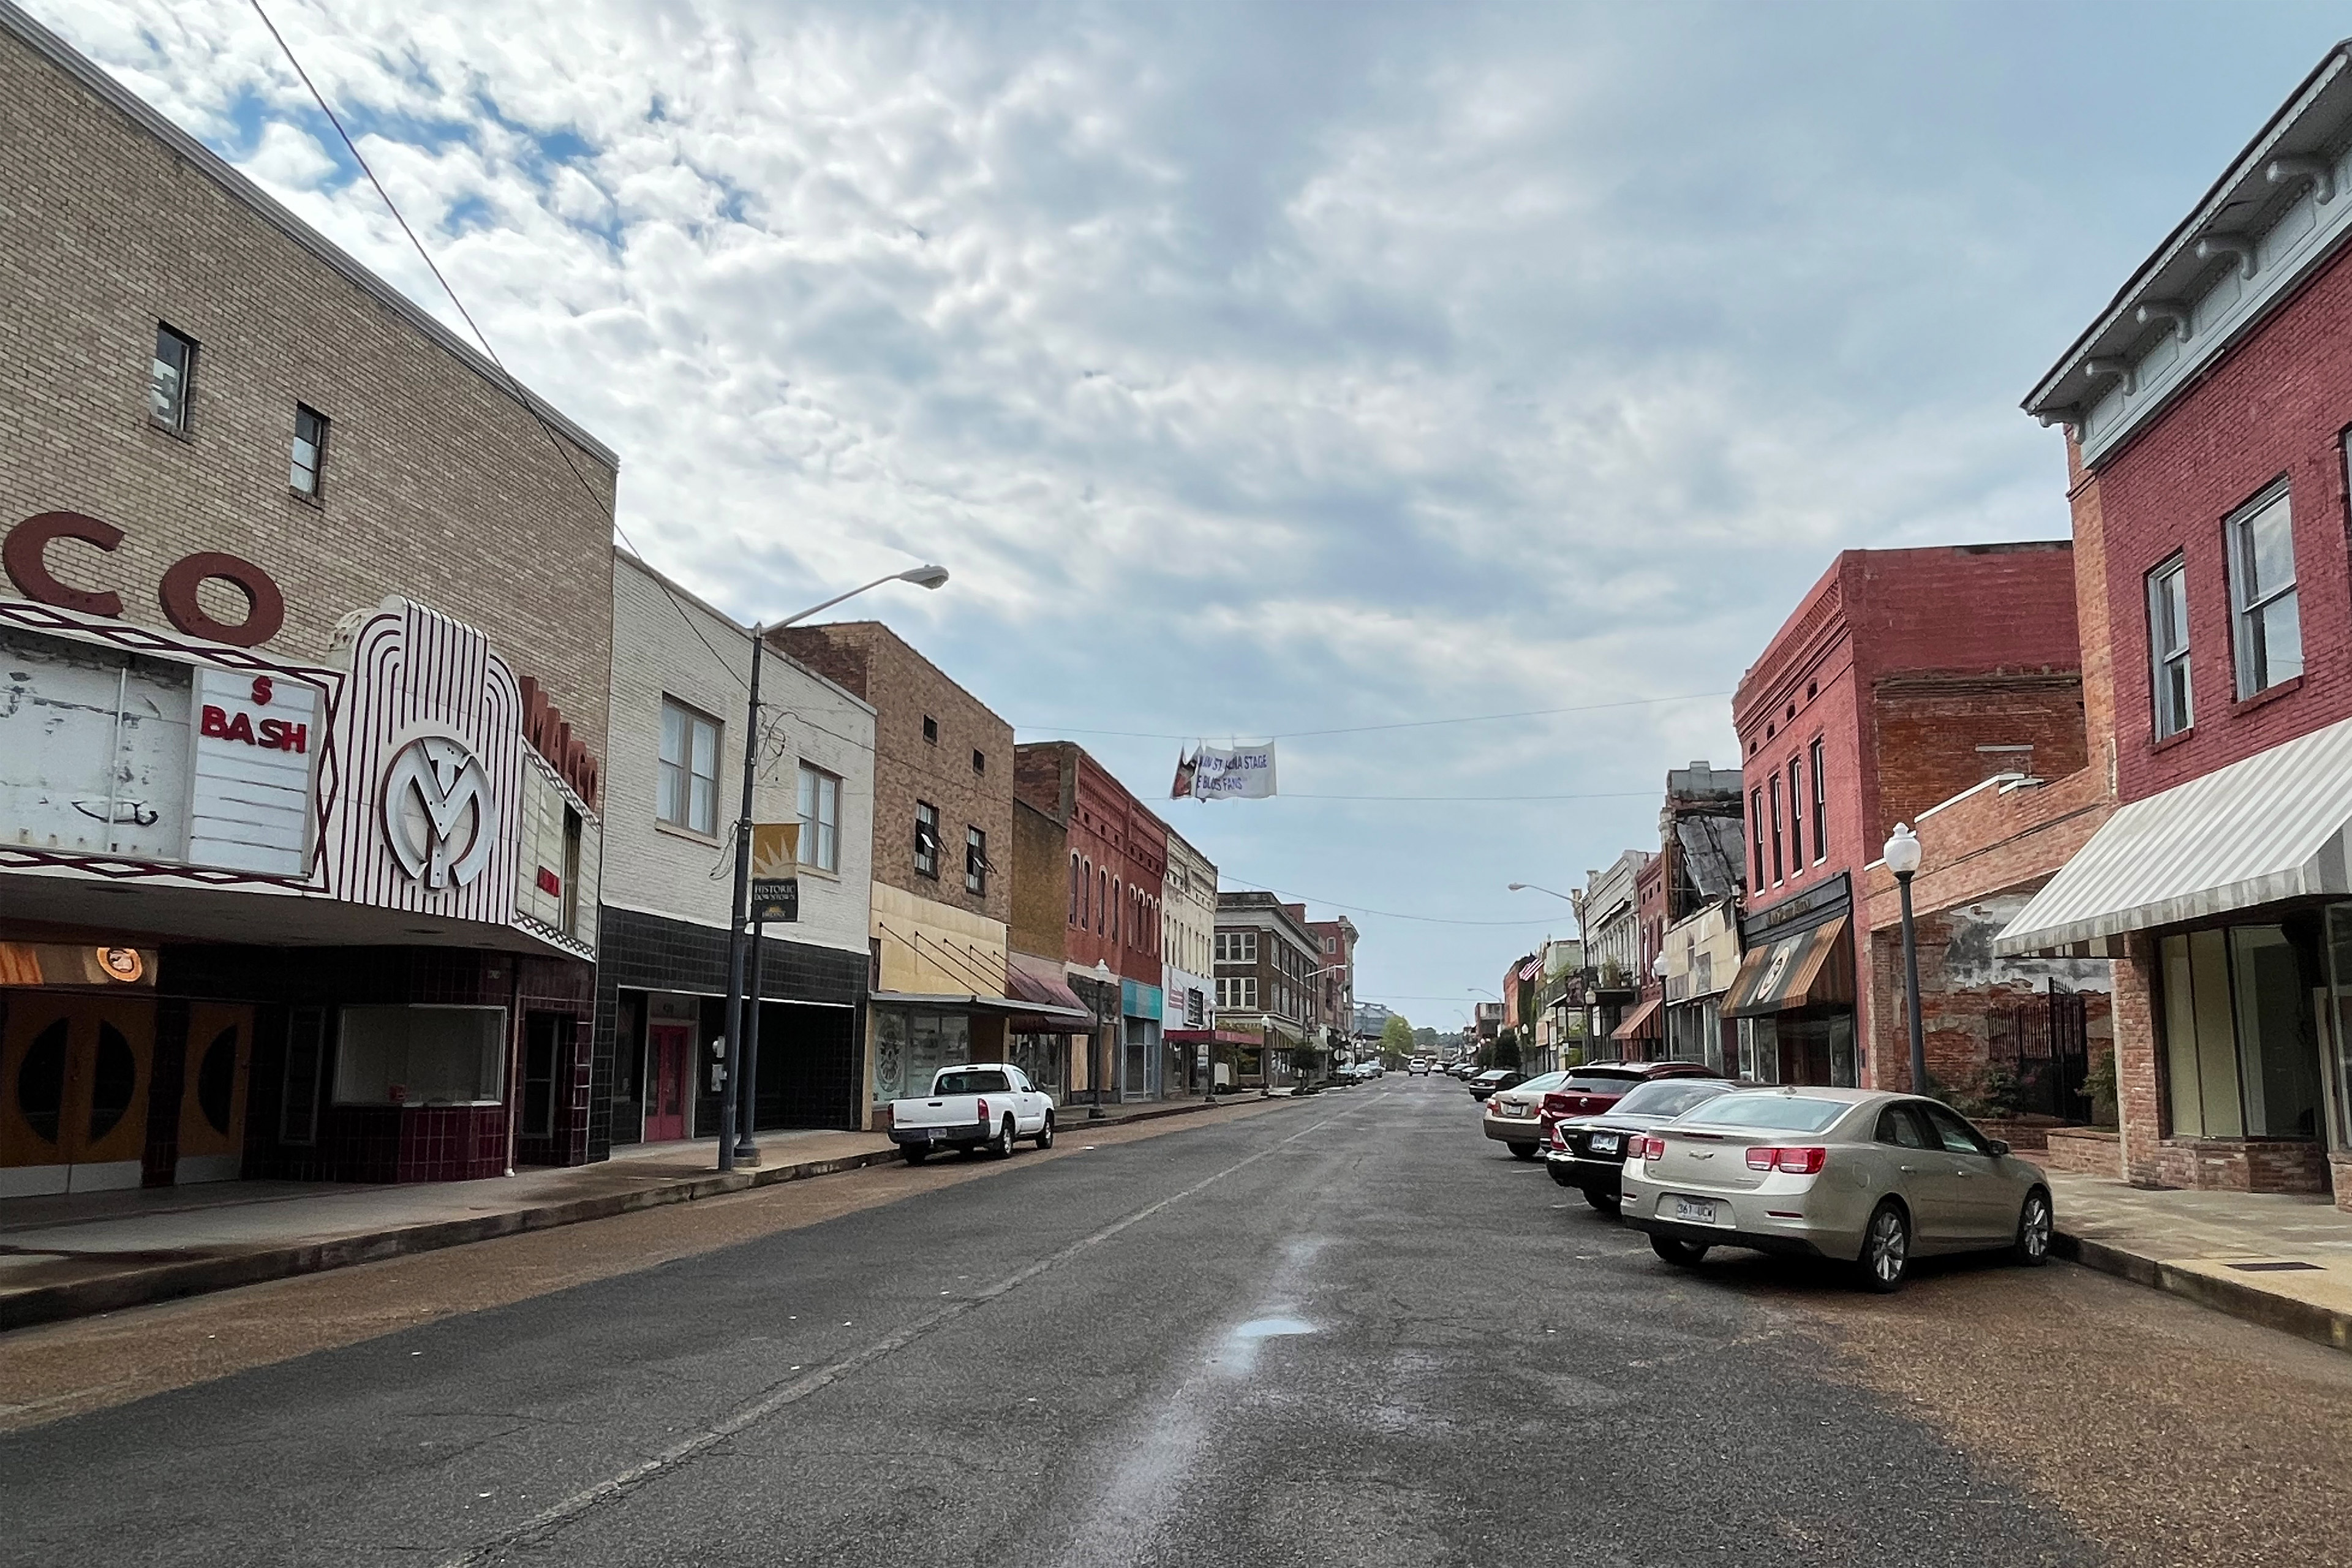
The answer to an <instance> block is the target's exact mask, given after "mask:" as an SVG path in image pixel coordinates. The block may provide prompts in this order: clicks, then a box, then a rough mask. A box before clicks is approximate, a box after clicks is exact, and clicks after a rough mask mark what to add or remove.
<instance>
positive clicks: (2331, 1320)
mask: <svg viewBox="0 0 2352 1568" xmlns="http://www.w3.org/2000/svg"><path fill="white" fill-rule="evenodd" d="M2049 1180H2050V1187H2051V1191H2052V1194H2053V1196H2054V1197H2055V1198H2056V1201H2057V1210H2058V1235H2057V1237H2056V1240H2055V1241H2054V1242H2053V1246H2052V1250H2053V1252H2055V1253H2056V1254H2057V1255H2058V1256H2060V1257H2062V1258H2073V1259H2074V1260H2075V1261H2076V1262H2078V1263H2081V1264H2083V1265H2084V1267H2086V1268H2096V1269H2099V1270H2101V1271H2102V1272H2105V1273H2108V1274H2116V1275H2120V1276H2122V1277H2123V1278H2125V1279H2132V1280H2137V1282H2138V1283H2140V1284H2142V1285H2149V1286H2153V1287H2155V1288H2156V1289H2159V1290H2168V1291H2170V1292H2171V1293H2172V1294H2173V1295H2176V1296H2184V1297H2187V1298H2188V1299H2189V1300H2192V1301H2197V1302H2200V1303H2201V1304H2202V1305H2204V1306H2208V1307H2211V1308H2213V1309H2215V1310H2218V1311H2223V1312H2227V1313H2229V1314H2230V1315H2231V1316H2232V1317H2237V1318H2243V1319H2245V1320H2246V1321H2249V1322H2255V1323H2261V1324H2263V1325H2265V1326H2266V1327H2269V1328H2273V1329H2280V1330H2284V1331H2285V1332H2287V1333H2290V1334H2294V1335H2296V1336H2298V1337H2300V1338H2303V1339H2306V1340H2314V1341H2316V1342H2319V1343H2321V1344H2324V1345H2333V1346H2335V1347H2336V1349H2337V1350H2344V1351H2352V1214H2346V1213H2345V1212H2343V1211H2342V1210H2341V1209H2338V1208H2336V1206H2335V1205H2333V1204H2332V1203H2330V1202H2329V1201H2328V1200H2327V1199H2326V1198H2324V1197H2294V1196H2288V1195H2284V1194H2269V1193H2263V1194H2249V1193H2210V1192H2208V1193H2190V1192H2175V1191H2169V1190H2166V1191H2150V1190H2147V1189H2143V1188H2139V1187H2134V1186H2130V1185H2127V1184H2125V1183H2122V1182H2118V1181H2114V1180H2111V1179H2109V1178H2107V1177H2104V1176H2084V1175H2076V1174H2072V1173H2066V1172H2063V1171H2062V1172H2053V1173H2051V1174H2050V1178H2049Z"/></svg>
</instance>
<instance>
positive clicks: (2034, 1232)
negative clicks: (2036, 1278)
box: [2009, 1187, 2057, 1268]
mask: <svg viewBox="0 0 2352 1568" xmlns="http://www.w3.org/2000/svg"><path fill="white" fill-rule="evenodd" d="M2056 1228H2057V1216H2056V1215H2054V1214H2053V1213H2052V1212H2051V1208H2050V1194H2048V1193H2045V1192H2043V1191H2042V1189H2041V1188H2040V1187H2036V1188H2034V1189H2033V1190H2032V1192H2030V1193H2028V1194H2025V1206H2024V1207H2023V1208H2021V1209H2020V1210H2019V1211H2018V1213H2017V1239H2016V1241H2014V1242H2012V1243H2011V1245H2010V1249H2009V1256H2010V1260H2011V1262H2013V1263H2015V1264H2016V1265H2017V1266H2018V1267H2019V1268H2041V1267H2042V1265H2043V1264H2044V1263H2047V1262H2049V1261H2050V1233H2051V1232H2052V1231H2053V1230H2054V1229H2056Z"/></svg>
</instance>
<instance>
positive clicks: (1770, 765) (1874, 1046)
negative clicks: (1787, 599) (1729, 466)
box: [1722, 541, 2084, 1084]
mask: <svg viewBox="0 0 2352 1568" xmlns="http://www.w3.org/2000/svg"><path fill="white" fill-rule="evenodd" d="M1733 721H1734V724H1735V726H1736V728H1737V729H1738V734H1739V744H1740V752H1741V756H1742V772H1743V773H1744V776H1745V785H1746V788H1747V791H1748V833H1747V838H1748V844H1747V851H1748V868H1747V869H1748V889H1747V896H1746V901H1745V906H1744V909H1743V911H1742V915H1741V921H1740V945H1741V949H1742V951H1743V953H1744V956H1743V957H1742V959H1741V962H1740V968H1739V972H1738V974H1737V975H1735V976H1734V977H1733V979H1732V982H1731V984H1730V986H1729V988H1728V989H1727V991H1726V993H1725V995H1724V1000H1723V1005H1722V1016H1724V1017H1725V1018H1727V1019H1731V1020H1736V1021H1737V1029H1738V1069H1739V1071H1740V1073H1741V1075H1742V1076H1744V1077H1748V1078H1753V1079H1760V1080H1762V1081H1765V1082H1782V1083H1828V1084H1853V1083H1864V1084H1870V1083H1898V1082H1900V1081H1901V1078H1900V1069H1899V1068H1898V1069H1896V1070H1895V1073H1893V1074H1891V1075H1890V1074H1889V1073H1887V1072H1886V1071H1885V1070H1884V1068H1882V1065H1881V1064H1883V1063H1884V1062H1885V1061H1886V1060H1887V1059H1888V1057H1887V1054H1886V1052H1885V1037H1884V1035H1883V1034H1882V1035H1880V1036H1877V1037H1874V1035H1873V1034H1872V1024H1871V1020H1872V1016H1873V1014H1872V1006H1871V1001H1872V999H1871V995H1870V993H1869V991H1868V990H1867V988H1866V986H1865V984H1864V977H1863V974H1862V968H1863V963H1864V959H1865V958H1866V955H1867V952H1868V946H1867V944H1866V943H1864V942H1858V941H1857V940H1856V932H1855V930H1854V924H1855V917H1856V914H1857V911H1856V910H1855V909H1854V902H1853V886H1854V882H1855V879H1856V878H1857V877H1858V876H1859V874H1860V873H1861V871H1862V869H1863V868H1864V867H1866V866H1868V865H1870V864H1872V863H1873V862H1874V861H1875V860H1877V858H1878V856H1879V849H1880V846H1881V845H1882V844H1883V843H1884V842H1885V837H1886V835H1887V833H1888V831H1889V830H1890V829H1891V828H1892V827H1893V826H1895V823H1897V822H1908V821H1911V820H1913V819H1914V818H1916V816H1919V815H1920V813H1922V812H1923V811H1925V810H1927V808H1928V807H1931V806H1933V805H1937V803H1939V802H1942V801H1946V800H1948V799H1950V798H1951V797H1952V796H1954V795H1958V794H1959V793H1960V792H1961V791H1962V790H1964V789H1967V788H1969V787H1970V786H1971V785H1974V784H1978V783H1980V782H1981V781H1983V780H1984V779H1986V778H1988V777H1990V776H1991V775H1992V774H1994V773H2001V772H2004V771H2017V770H2021V769H2022V770H2042V771H2044V772H2046V773H2050V774H2053V775H2056V774H2060V773H2071V772H2074V770H2075V769H2077V768H2079V767H2081V766H2082V765H2083V761H2084V721H2083V706H2082V675H2081V668H2080V653H2079V649H2078V648H2077V646H2076V641H2075V618H2074V571H2073V559H2072V552H2071V551H2070V549H2069V547H2068V546H2067V544H2066V543H2065V542H2063V541H2062V542H2047V543H2042V542H2037V543H2026V544H1996V545H1963V546H1953V547H1942V548H1935V549H1924V550H1879V551H1862V550H1850V551H1847V552H1843V554H1841V555H1840V556H1838V558H1837V560H1836V561H1835V562H1834V563H1832V565H1831V567H1830V569H1829V571H1828V572H1826V573H1825V574H1822V578H1821V580H1820V581H1819V582H1818V583H1816V584H1814V585H1813V587H1812V589H1811V591H1810V592H1809V593H1807V595H1805V597H1804V599H1803V601H1802V602H1801V603H1800V604H1799V605H1798V606H1797V609H1796V612H1795V613H1794V614H1793V615H1791V616H1790V617H1789V619H1788V621H1787V622H1786V623H1785V624H1784V625H1783V626H1781V628H1780V632H1779V633H1778V634H1777V635H1776V636H1775V637H1773V639H1772V641H1771V642H1770V643H1769V645H1768V646H1767V647H1766V648H1765V649H1764V652H1763V654H1762V655H1761V656H1760V657H1759V658H1758V660H1757V661H1756V663H1755V664H1754V665H1753V666H1752V667H1751V668H1749V669H1748V672H1747V674H1746V675H1745V676H1744V677H1743V678H1742V679H1741V680H1740V683H1739V689H1738V694H1737V696H1736V697H1735V698H1734V700H1733ZM1894 1059H1895V1060H1897V1061H1900V1060H1901V1059H1903V1058H1901V1056H1900V1055H1899V1054H1898V1055H1897V1056H1896V1057H1895V1058H1894Z"/></svg>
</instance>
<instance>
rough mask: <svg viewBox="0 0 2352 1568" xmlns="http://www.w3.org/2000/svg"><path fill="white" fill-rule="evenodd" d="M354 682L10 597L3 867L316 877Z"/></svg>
mask: <svg viewBox="0 0 2352 1568" xmlns="http://www.w3.org/2000/svg"><path fill="white" fill-rule="evenodd" d="M340 685H341V676H340V674H339V672H337V671H334V670H331V669H323V668H302V667H299V666H295V665H289V664H283V663H279V662H277V661H275V660H270V659H266V658H261V657H259V656H257V655H254V654H249V653H246V652H244V651H243V650H241V649H236V648H230V647H215V646H207V645H205V644H202V643H198V642H195V641H194V640H193V639H186V640H184V639H179V638H174V637H171V636H169V635H167V634H164V633H161V632H156V631H151V630H148V629H146V628H143V627H139V626H126V625H123V624H121V623H119V622H105V621H93V620H91V619H89V618H88V617H85V616H78V615H76V614H74V613H73V612H70V611H66V610H61V609H58V608H56V607H54V606H50V605H38V604H27V603H23V602H19V601H13V600H11V601H0V865H20V866H21V865H38V864H58V863H61V862H76V863H79V864H81V865H82V866H83V867H84V868H85V869H90V870H94V871H97V872H99V873H100V874H101V875H106V876H110V877H136V876H142V875H168V874H171V873H172V872H173V871H175V870H176V871H184V872H185V873H186V874H187V875H189V876H191V877H192V878H194V879H196V880H200V881H205V882H215V883H221V882H238V881H248V880H253V881H264V882H276V883H281V884H285V883H291V884H296V885H305V884H310V882H311V880H312V871H313V868H314V866H315V863H316V861H315V855H314V851H315V849H316V847H317V845H318V843H319V840H320V833H321V831H322V827H323V824H324V819H325V816H326V813H327V810H328V809H329V806H330V805H331V792H330V791H328V790H325V789H322V788H321V784H322V783H323V782H328V781H331V774H332V767H331V762H330V752H329V748H328V746H327V743H326V742H327V736H328V733H329V731H330V730H331V725H332V710H333V703H334V696H335V693H336V691H337V689H338V688H339V687H340ZM322 764H325V765H323V766H322Z"/></svg>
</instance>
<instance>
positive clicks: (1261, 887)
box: [1217, 870, 1559, 926]
mask: <svg viewBox="0 0 2352 1568" xmlns="http://www.w3.org/2000/svg"><path fill="white" fill-rule="evenodd" d="M1217 877H1218V879H1219V880H1220V881H1224V882H1231V883H1233V884H1234V886H1235V887H1239V888H1246V889H1250V890H1251V891H1252V892H1258V893H1273V894H1276V895H1277V896H1279V897H1281V898H1286V899H1296V900H1298V901H1299V902H1300V903H1302V904H1328V905H1329V906H1330V907H1331V908H1333V909H1335V910H1347V911H1348V912H1349V913H1350V914H1359V915H1378V916H1380V917H1381V919H1383V920H1391V921H1421V922H1422V923H1423V924H1425V925H1441V926H1548V925H1556V924H1558V923H1559V921H1558V920H1557V918H1555V919H1553V920H1532V921H1465V920H1454V919H1451V918H1449V917H1447V916H1444V915H1408V914H1402V913H1400V912H1398V911H1397V910H1373V909H1367V908H1365V907H1364V906H1363V905H1361V904H1343V903H1341V902H1340V901H1339V900H1337V899H1319V898H1317V897H1316V896H1315V895H1314V894H1312V893H1294V892H1292V891H1291V890H1290V889H1287V888H1276V887H1269V886H1268V885H1266V884H1265V883H1264V882H1247V881H1244V880H1243V879H1241V878H1239V877H1234V876H1228V875H1227V874H1226V873H1225V872H1223V871H1222V870H1220V871H1219V872H1218V873H1217Z"/></svg>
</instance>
